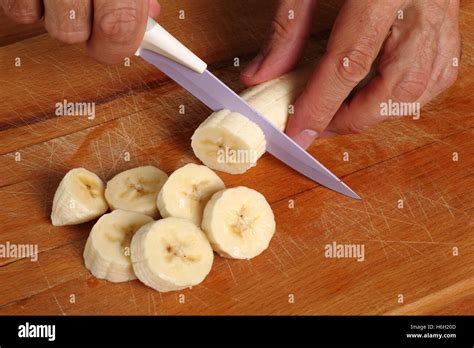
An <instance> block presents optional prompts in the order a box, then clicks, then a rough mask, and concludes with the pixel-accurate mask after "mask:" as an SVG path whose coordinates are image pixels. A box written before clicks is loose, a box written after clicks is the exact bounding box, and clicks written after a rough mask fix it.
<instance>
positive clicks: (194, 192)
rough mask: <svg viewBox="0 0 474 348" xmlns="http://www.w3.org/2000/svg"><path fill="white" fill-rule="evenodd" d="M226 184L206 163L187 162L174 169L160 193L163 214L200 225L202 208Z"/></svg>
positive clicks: (160, 206) (159, 199)
mask: <svg viewBox="0 0 474 348" xmlns="http://www.w3.org/2000/svg"><path fill="white" fill-rule="evenodd" d="M223 188H225V185H224V182H223V181H222V180H221V178H219V177H218V176H217V174H216V173H214V172H213V171H212V170H210V169H209V168H207V167H206V166H202V165H197V164H193V163H190V164H186V165H185V166H184V167H181V168H179V169H177V170H176V171H174V172H173V173H172V174H171V175H170V177H169V178H168V180H167V181H166V182H165V184H164V185H163V187H162V188H161V190H160V193H159V194H158V200H157V205H158V208H159V210H160V214H161V216H162V217H170V216H173V217H179V218H183V219H188V220H190V221H192V222H193V223H194V224H196V225H197V226H200V224H201V219H202V212H203V210H204V207H205V206H206V203H207V201H208V200H209V199H210V198H211V196H212V195H213V194H214V193H215V192H217V191H219V190H222V189H223Z"/></svg>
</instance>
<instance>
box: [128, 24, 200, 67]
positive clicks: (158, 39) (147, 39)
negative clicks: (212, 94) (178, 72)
mask: <svg viewBox="0 0 474 348" xmlns="http://www.w3.org/2000/svg"><path fill="white" fill-rule="evenodd" d="M140 48H145V49H147V50H150V51H153V52H156V53H158V54H161V55H163V56H165V57H167V58H169V59H171V60H173V61H175V62H177V63H179V64H181V65H184V66H185V67H187V68H189V69H191V70H194V71H196V72H198V73H203V72H204V71H205V70H206V68H207V64H206V63H205V62H203V61H202V60H201V59H200V58H199V57H198V56H196V55H195V54H194V53H193V52H191V51H190V50H189V49H188V48H187V47H186V46H184V45H183V44H182V43H181V42H179V41H178V40H177V39H176V38H175V37H174V36H173V35H171V34H170V33H168V32H167V31H166V30H165V29H164V28H163V27H162V26H161V25H159V24H158V23H156V22H155V21H154V20H153V19H152V18H150V17H148V23H147V27H146V32H145V35H144V37H143V41H142V43H141V45H140ZM139 52H140V51H138V52H137V55H140V53H139Z"/></svg>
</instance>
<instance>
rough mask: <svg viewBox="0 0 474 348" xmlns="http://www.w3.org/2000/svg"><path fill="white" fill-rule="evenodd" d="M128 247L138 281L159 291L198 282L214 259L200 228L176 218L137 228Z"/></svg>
mask: <svg viewBox="0 0 474 348" xmlns="http://www.w3.org/2000/svg"><path fill="white" fill-rule="evenodd" d="M131 248H132V249H131V252H132V263H133V270H134V272H135V274H136V276H137V277H138V279H139V280H140V281H141V282H142V283H144V284H145V285H148V286H149V287H151V288H153V289H155V290H158V291H161V292H167V291H174V290H181V289H184V288H189V287H192V286H193V285H197V284H199V283H201V282H202V281H203V280H204V278H206V276H207V275H208V274H209V272H210V271H211V267H212V262H213V260H214V254H213V252H212V248H211V246H210V244H209V241H208V240H207V238H206V236H205V235H204V233H203V232H202V231H201V230H200V229H199V227H197V226H196V225H194V224H193V223H192V222H191V221H189V220H185V219H180V218H175V217H169V218H166V219H162V220H158V221H156V222H153V223H151V224H147V225H145V226H143V227H142V228H140V229H139V230H138V232H137V233H136V234H135V235H134V236H133V239H132V244H131Z"/></svg>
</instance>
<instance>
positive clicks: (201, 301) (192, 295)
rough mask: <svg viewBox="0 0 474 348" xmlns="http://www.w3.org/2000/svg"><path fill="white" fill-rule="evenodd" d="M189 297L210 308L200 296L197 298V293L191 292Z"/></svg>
mask: <svg viewBox="0 0 474 348" xmlns="http://www.w3.org/2000/svg"><path fill="white" fill-rule="evenodd" d="M188 296H189V297H191V298H195V299H197V300H198V301H199V302H200V303H201V304H203V305H204V307H209V304H208V303H207V302H205V301H203V299H202V298H200V297H199V296H197V295H196V294H195V293H193V292H191V291H190V292H189V294H188Z"/></svg>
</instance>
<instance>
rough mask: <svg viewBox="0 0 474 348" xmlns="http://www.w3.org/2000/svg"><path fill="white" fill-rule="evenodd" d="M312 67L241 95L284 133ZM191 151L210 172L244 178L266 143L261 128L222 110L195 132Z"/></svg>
mask: <svg viewBox="0 0 474 348" xmlns="http://www.w3.org/2000/svg"><path fill="white" fill-rule="evenodd" d="M309 69H310V67H304V68H301V69H298V70H295V71H293V72H290V73H288V74H286V75H283V76H281V77H279V78H276V79H274V80H270V81H267V82H265V83H262V84H260V85H257V86H255V87H251V88H249V89H246V90H244V91H243V92H242V93H241V94H240V95H241V97H242V98H243V99H244V100H245V101H247V102H248V103H249V104H250V105H251V106H252V107H254V108H255V109H256V110H257V111H258V112H260V113H261V114H262V115H263V116H265V117H266V118H268V119H269V120H270V121H271V122H272V123H273V124H274V125H275V126H276V127H277V128H279V129H280V130H281V131H283V130H284V129H285V127H286V122H287V119H288V114H289V112H290V111H291V110H290V106H291V105H292V103H293V102H294V101H295V100H296V98H297V97H298V95H299V94H300V93H301V91H302V90H303V88H304V86H305V84H306V81H307V79H308V76H309ZM191 147H192V149H193V151H194V154H195V155H196V157H197V158H199V159H200V160H201V162H202V163H204V164H205V165H207V166H208V167H209V168H212V169H215V170H220V171H222V172H226V173H230V174H242V173H244V172H246V171H247V170H248V169H250V168H252V167H254V166H255V165H256V163H257V160H258V159H259V158H260V157H261V156H262V155H263V154H264V153H265V148H266V141H265V135H264V134H263V132H262V130H261V129H260V127H258V125H257V124H255V123H254V122H252V121H250V120H249V119H248V118H246V117H245V116H243V115H241V114H239V113H236V112H231V111H229V110H227V109H223V110H220V111H217V112H214V113H213V114H211V115H210V116H209V117H208V118H207V119H206V120H205V121H204V122H203V123H202V124H201V125H200V126H199V127H198V128H197V129H196V131H195V132H194V134H193V136H192V137H191Z"/></svg>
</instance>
